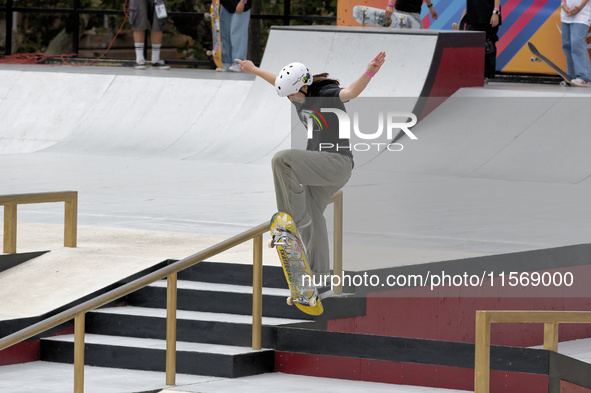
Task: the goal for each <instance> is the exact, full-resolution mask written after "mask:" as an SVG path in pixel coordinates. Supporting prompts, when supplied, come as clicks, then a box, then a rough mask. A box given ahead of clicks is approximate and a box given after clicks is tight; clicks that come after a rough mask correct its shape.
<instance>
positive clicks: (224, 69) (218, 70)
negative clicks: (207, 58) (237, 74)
mask: <svg viewBox="0 0 591 393" xmlns="http://www.w3.org/2000/svg"><path fill="white" fill-rule="evenodd" d="M215 70H216V71H217V72H226V71H228V67H224V66H222V67H218V68H216V69H215Z"/></svg>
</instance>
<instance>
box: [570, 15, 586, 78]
mask: <svg viewBox="0 0 591 393" xmlns="http://www.w3.org/2000/svg"><path fill="white" fill-rule="evenodd" d="M588 31H589V26H587V25H585V24H583V23H573V24H571V30H570V33H571V34H570V37H571V43H570V45H571V55H572V61H573V67H574V77H575V78H579V79H582V80H584V81H587V82H590V81H591V61H590V60H589V51H588V50H587V32H588ZM569 75H570V74H569Z"/></svg>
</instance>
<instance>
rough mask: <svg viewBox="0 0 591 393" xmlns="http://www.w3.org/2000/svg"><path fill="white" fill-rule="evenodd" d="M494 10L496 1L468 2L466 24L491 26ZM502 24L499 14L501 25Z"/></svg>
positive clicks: (472, 0) (471, 0)
mask: <svg viewBox="0 0 591 393" xmlns="http://www.w3.org/2000/svg"><path fill="white" fill-rule="evenodd" d="M494 8H495V2H494V0H466V19H465V20H466V23H469V24H489V23H490V18H491V17H492V14H493V10H494ZM501 23H502V20H501V15H500V14H499V25H501Z"/></svg>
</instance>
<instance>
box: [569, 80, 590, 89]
mask: <svg viewBox="0 0 591 393" xmlns="http://www.w3.org/2000/svg"><path fill="white" fill-rule="evenodd" d="M570 83H572V84H573V85H575V86H579V87H591V84H590V83H589V82H587V81H586V80H584V79H581V78H575V79H573V80H571V81H570Z"/></svg>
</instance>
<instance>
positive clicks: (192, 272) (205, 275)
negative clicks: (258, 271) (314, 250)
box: [178, 262, 287, 288]
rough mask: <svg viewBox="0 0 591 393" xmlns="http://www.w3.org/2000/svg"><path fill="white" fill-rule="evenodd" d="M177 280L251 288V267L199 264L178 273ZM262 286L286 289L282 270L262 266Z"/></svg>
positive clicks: (233, 264)
mask: <svg viewBox="0 0 591 393" xmlns="http://www.w3.org/2000/svg"><path fill="white" fill-rule="evenodd" d="M178 279H179V280H186V281H201V282H209V283H218V284H232V285H245V286H251V285H252V265H243V264H237V263H218V262H201V263H198V264H196V265H193V266H191V267H190V268H187V269H185V270H182V271H180V272H179V273H178ZM263 286H264V287H267V288H287V283H286V282H285V276H284V274H283V269H282V268H281V267H279V266H263Z"/></svg>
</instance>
